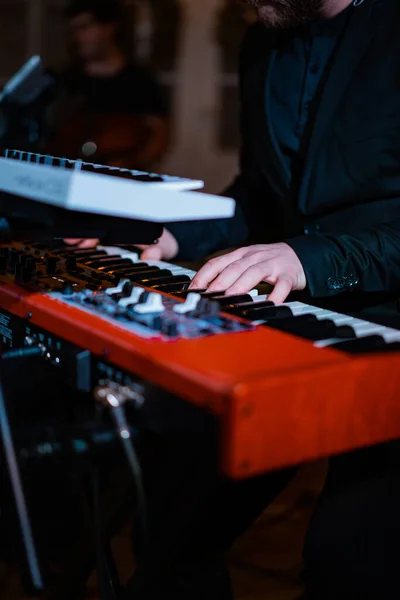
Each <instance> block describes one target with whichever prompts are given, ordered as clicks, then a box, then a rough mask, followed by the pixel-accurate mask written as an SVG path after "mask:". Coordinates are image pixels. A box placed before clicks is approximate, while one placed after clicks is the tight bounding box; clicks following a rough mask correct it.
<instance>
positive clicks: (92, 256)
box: [67, 250, 118, 264]
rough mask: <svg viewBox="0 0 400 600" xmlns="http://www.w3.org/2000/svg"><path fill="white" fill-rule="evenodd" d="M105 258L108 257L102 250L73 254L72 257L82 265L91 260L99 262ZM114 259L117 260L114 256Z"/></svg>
mask: <svg viewBox="0 0 400 600" xmlns="http://www.w3.org/2000/svg"><path fill="white" fill-rule="evenodd" d="M107 256H110V255H109V254H107V253H106V252H103V251H102V250H98V251H97V250H91V251H89V252H74V254H73V255H72V257H73V258H75V260H78V261H79V262H81V263H83V264H85V263H87V262H89V261H91V260H100V259H101V258H106V257H107ZM67 258H70V256H67ZM110 258H111V257H110ZM115 258H118V256H117V255H116V256H115Z"/></svg>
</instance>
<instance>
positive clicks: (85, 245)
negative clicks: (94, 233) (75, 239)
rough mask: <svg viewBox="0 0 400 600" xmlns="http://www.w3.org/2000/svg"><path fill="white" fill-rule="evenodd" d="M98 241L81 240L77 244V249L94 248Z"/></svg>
mask: <svg viewBox="0 0 400 600" xmlns="http://www.w3.org/2000/svg"><path fill="white" fill-rule="evenodd" d="M99 242H100V240H81V241H80V242H79V244H78V248H82V249H86V248H96V246H97V245H98V244H99Z"/></svg>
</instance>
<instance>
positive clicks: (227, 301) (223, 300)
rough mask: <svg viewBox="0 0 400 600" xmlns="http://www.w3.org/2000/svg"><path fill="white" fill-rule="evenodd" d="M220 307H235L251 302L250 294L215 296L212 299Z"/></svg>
mask: <svg viewBox="0 0 400 600" xmlns="http://www.w3.org/2000/svg"><path fill="white" fill-rule="evenodd" d="M214 300H216V301H217V302H218V303H219V305H220V306H224V307H225V306H237V305H238V304H245V303H248V302H253V297H252V296H250V294H241V295H240V296H216V297H214Z"/></svg>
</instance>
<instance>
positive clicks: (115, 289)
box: [106, 279, 131, 296]
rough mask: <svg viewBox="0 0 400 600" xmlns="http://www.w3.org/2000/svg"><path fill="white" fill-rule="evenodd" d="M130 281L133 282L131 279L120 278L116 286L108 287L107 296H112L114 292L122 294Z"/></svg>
mask: <svg viewBox="0 0 400 600" xmlns="http://www.w3.org/2000/svg"><path fill="white" fill-rule="evenodd" d="M128 283H131V281H130V279H120V280H119V282H118V285H116V287H111V288H107V289H106V294H107V296H112V295H113V294H122V290H123V289H124V286H125V285H126V284H128Z"/></svg>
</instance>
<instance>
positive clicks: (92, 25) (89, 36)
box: [70, 13, 114, 60]
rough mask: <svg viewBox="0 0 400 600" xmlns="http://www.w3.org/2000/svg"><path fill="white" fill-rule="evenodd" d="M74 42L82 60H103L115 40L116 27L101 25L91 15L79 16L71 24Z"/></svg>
mask: <svg viewBox="0 0 400 600" xmlns="http://www.w3.org/2000/svg"><path fill="white" fill-rule="evenodd" d="M70 31H71V37H72V41H73V43H74V45H75V49H76V52H77V54H78V56H79V58H81V59H82V60H94V59H101V58H104V57H105V56H106V55H107V51H108V49H109V47H110V44H111V43H112V42H113V39H114V26H113V25H112V24H105V23H99V22H98V21H96V20H95V18H94V17H93V15H91V14H90V13H83V14H81V15H77V16H76V17H74V18H73V19H72V20H71V22H70Z"/></svg>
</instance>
